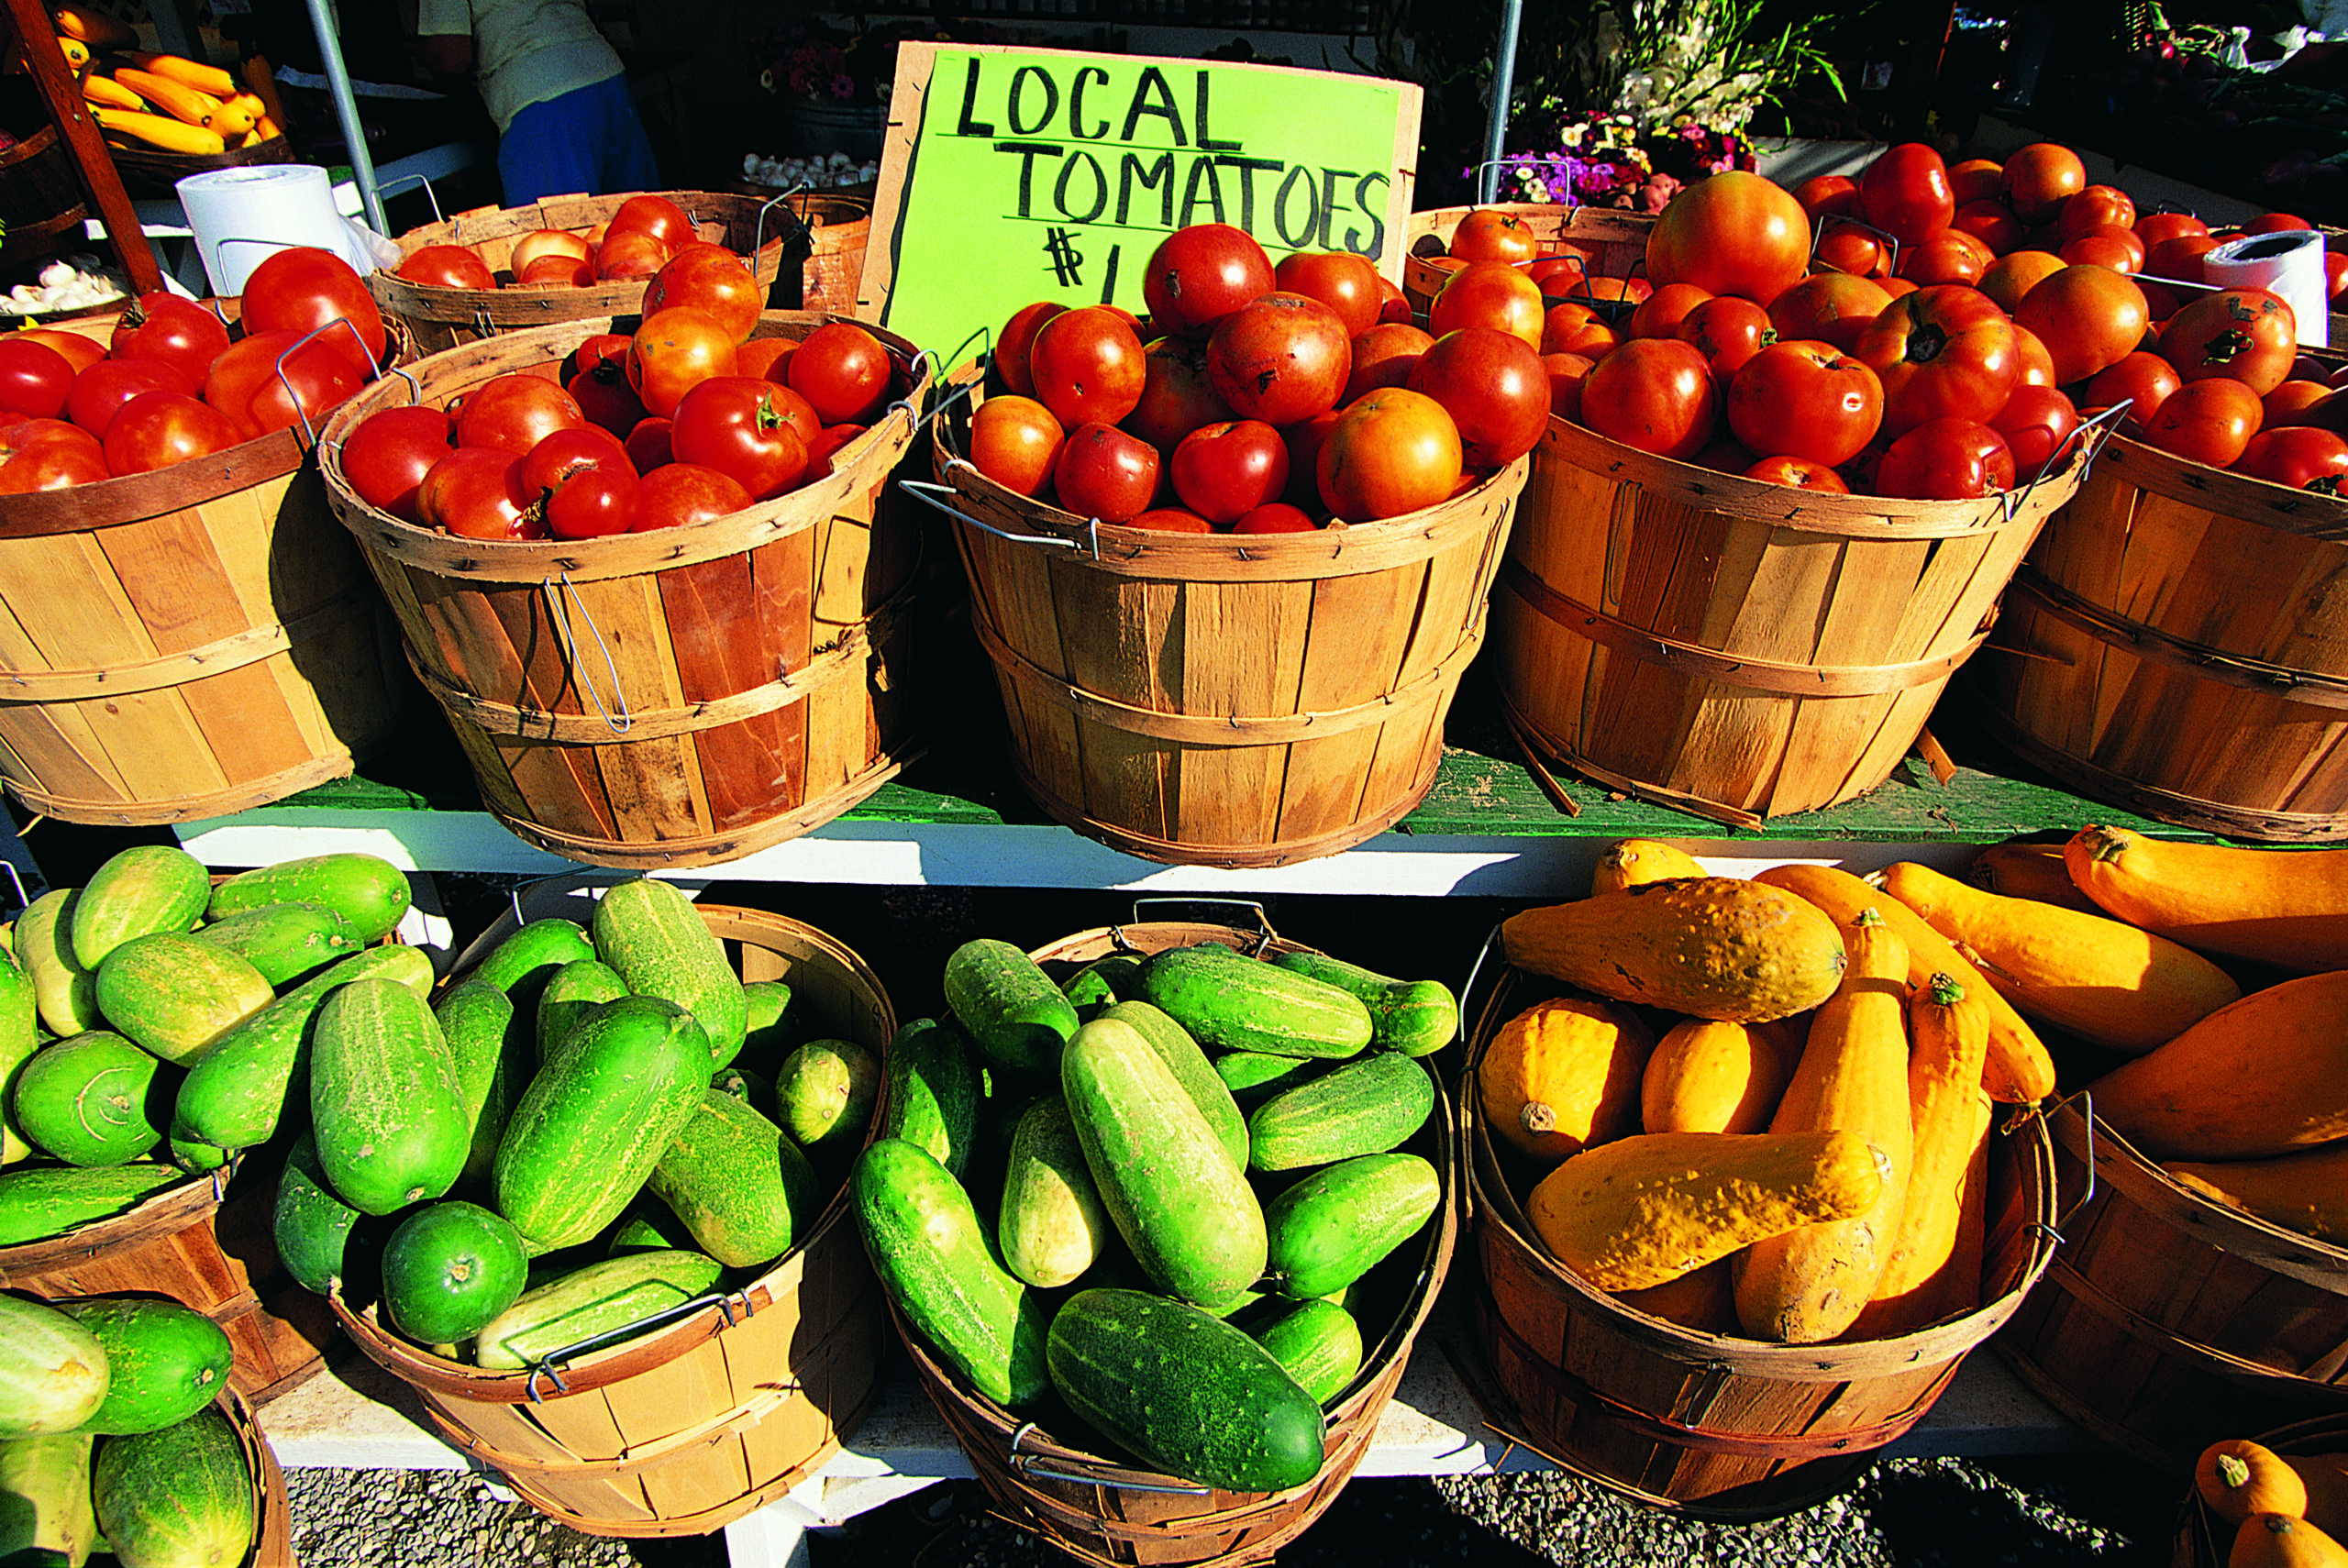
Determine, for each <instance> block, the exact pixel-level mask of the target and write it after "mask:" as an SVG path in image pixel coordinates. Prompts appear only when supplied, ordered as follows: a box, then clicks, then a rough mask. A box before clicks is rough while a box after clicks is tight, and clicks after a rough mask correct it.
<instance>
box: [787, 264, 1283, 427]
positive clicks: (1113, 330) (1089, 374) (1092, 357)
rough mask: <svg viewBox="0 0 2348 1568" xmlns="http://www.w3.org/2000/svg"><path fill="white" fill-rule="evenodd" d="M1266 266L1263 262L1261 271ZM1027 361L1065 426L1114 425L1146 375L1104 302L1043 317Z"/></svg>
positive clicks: (1128, 330)
mask: <svg viewBox="0 0 2348 1568" xmlns="http://www.w3.org/2000/svg"><path fill="white" fill-rule="evenodd" d="M1176 232H1177V233H1178V234H1179V233H1182V232H1186V231H1183V230H1177V231H1176ZM1248 243H1249V244H1251V245H1252V244H1254V243H1255V242H1254V241H1253V240H1250V241H1249V242H1248ZM1265 271H1266V272H1267V273H1268V272H1269V271H1271V269H1270V267H1269V266H1268V265H1267V266H1266V268H1265ZM1324 308H1326V307H1324ZM793 358H796V356H793ZM1027 365H1028V373H1029V375H1030V376H1031V377H1032V378H1033V380H1034V382H1035V387H1036V401H1037V402H1039V403H1042V404H1043V405H1044V406H1045V407H1046V408H1048V409H1050V410H1051V411H1052V417H1053V418H1055V419H1057V420H1058V421H1059V422H1060V424H1061V425H1062V426H1063V427H1064V428H1067V429H1070V430H1073V429H1074V428H1075V427H1076V426H1078V425H1114V424H1115V423H1116V422H1117V421H1119V420H1120V419H1123V418H1124V416H1125V415H1126V414H1131V413H1132V412H1133V411H1134V409H1135V407H1136V406H1138V405H1139V404H1140V403H1141V393H1142V388H1143V387H1144V385H1146V383H1147V381H1148V379H1149V367H1148V364H1147V361H1146V359H1145V358H1144V356H1143V354H1142V347H1141V338H1140V337H1138V336H1137V335H1135V332H1134V329H1133V325H1132V324H1131V323H1130V322H1128V321H1126V320H1125V318H1124V316H1123V315H1119V314H1118V313H1117V312H1115V311H1113V310H1111V309H1109V308H1108V307H1107V306H1105V305H1086V306H1084V307H1082V308H1081V309H1078V310H1070V311H1063V312H1061V313H1060V314H1059V315H1056V316H1053V317H1052V318H1051V319H1050V320H1049V321H1047V322H1045V323H1044V325H1043V326H1040V327H1038V328H1037V329H1036V340H1035V344H1034V346H1033V348H1030V349H1029V351H1028V355H1027Z"/></svg>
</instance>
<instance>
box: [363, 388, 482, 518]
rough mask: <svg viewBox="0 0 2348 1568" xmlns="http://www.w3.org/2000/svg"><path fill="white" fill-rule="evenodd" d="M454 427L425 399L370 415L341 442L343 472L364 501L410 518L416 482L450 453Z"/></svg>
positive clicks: (399, 515)
mask: <svg viewBox="0 0 2348 1568" xmlns="http://www.w3.org/2000/svg"><path fill="white" fill-rule="evenodd" d="M455 428H456V426H455V423H454V422H453V421H452V420H450V419H449V415H448V414H447V413H446V412H445V411H443V410H440V409H437V408H434V407H432V406H431V405H430V404H428V403H417V404H415V406H413V407H408V408H386V409H382V410H380V411H378V412H377V413H374V414H369V415H368V416H367V417H366V418H364V419H362V420H360V422H359V425H358V427H357V428H356V429H354V430H352V431H351V433H350V435H349V436H348V437H347V438H346V439H345V440H344V441H343V443H342V454H341V461H342V477H343V478H344V479H345V480H349V483H350V488H351V489H352V490H353V491H356V492H357V493H358V496H359V499H360V500H361V501H363V502H366V503H367V504H368V505H370V506H372V507H374V508H376V509H377V510H378V511H382V512H388V513H391V514H392V515H393V516H394V517H396V518H398V519H399V520H400V521H401V522H403V523H414V522H415V521H417V518H416V511H415V493H416V490H417V487H419V486H420V485H422V484H423V483H424V476H425V475H426V474H427V473H430V472H431V471H432V465H433V464H435V463H437V462H438V461H439V460H440V459H441V458H445V457H447V456H448V455H449V436H451V435H453V434H454V433H455Z"/></svg>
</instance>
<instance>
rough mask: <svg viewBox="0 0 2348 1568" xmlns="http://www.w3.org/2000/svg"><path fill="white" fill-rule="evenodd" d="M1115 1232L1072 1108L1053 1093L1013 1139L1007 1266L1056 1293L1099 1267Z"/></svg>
mask: <svg viewBox="0 0 2348 1568" xmlns="http://www.w3.org/2000/svg"><path fill="white" fill-rule="evenodd" d="M1115 1233H1116V1232H1115V1231H1114V1229H1113V1227H1112V1226H1111V1224H1110V1222H1109V1211H1108V1210H1107V1209H1104V1208H1102V1205H1101V1191H1100V1188H1099V1187H1096V1186H1094V1184H1093V1181H1092V1172H1091V1168H1090V1167H1089V1166H1087V1165H1085V1163H1084V1145H1083V1144H1081V1143H1078V1142H1077V1137H1076V1124H1075V1123H1074V1122H1073V1121H1069V1114H1068V1106H1067V1105H1066V1104H1065V1103H1064V1102H1063V1101H1062V1100H1061V1099H1060V1098H1059V1097H1058V1095H1047V1096H1046V1097H1045V1098H1044V1099H1039V1100H1037V1101H1036V1103H1035V1104H1034V1105H1032V1106H1030V1107H1029V1108H1028V1109H1027V1112H1026V1114H1025V1115H1024V1116H1022V1117H1020V1119H1019V1125H1018V1130H1017V1131H1016V1132H1013V1134H1012V1138H1011V1158H1010V1161H1009V1163H1008V1165H1007V1167H1006V1169H1005V1170H1004V1173H1003V1178H1002V1209H1001V1211H1000V1213H999V1214H998V1215H997V1217H996V1220H995V1239H996V1241H997V1242H998V1243H999V1244H1000V1247H1001V1250H1002V1262H1003V1266H1004V1267H1006V1268H1008V1269H1010V1270H1011V1272H1012V1273H1013V1274H1015V1275H1018V1276H1019V1277H1020V1278H1022V1279H1024V1280H1025V1281H1026V1282H1027V1283H1028V1284H1030V1285H1032V1286H1036V1288H1037V1289H1038V1290H1052V1289H1056V1288H1058V1286H1063V1285H1067V1284H1069V1282H1071V1281H1073V1280H1075V1279H1077V1278H1079V1277H1080V1276H1081V1275H1083V1273H1084V1271H1085V1270H1086V1269H1089V1268H1091V1266H1092V1265H1093V1264H1095V1263H1096V1262H1098V1261H1099V1260H1100V1257H1101V1253H1102V1248H1104V1247H1105V1246H1107V1245H1108V1242H1109V1239H1110V1238H1111V1237H1112V1236H1113V1235H1114V1234H1115Z"/></svg>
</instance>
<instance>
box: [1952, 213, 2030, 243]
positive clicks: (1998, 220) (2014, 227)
mask: <svg viewBox="0 0 2348 1568" xmlns="http://www.w3.org/2000/svg"><path fill="white" fill-rule="evenodd" d="M1949 226H1950V227H1951V228H1954V229H1958V230H1961V231H1963V232H1964V233H1966V234H1969V235H1971V236H1972V237H1974V238H1976V239H1977V240H1979V241H1980V242H1981V243H1982V244H1984V245H1986V246H1988V248H1989V249H1990V251H1991V253H1992V254H1994V255H1998V256H2003V255H2005V254H2006V253H2007V252H2008V251H2010V250H2016V249H2019V248H2021V241H2022V236H2023V235H2024V234H2026V233H2027V232H2028V230H2026V229H2024V228H2023V227H2022V226H2021V219H2020V218H2018V217H2016V216H2014V215H2013V209H2012V208H2011V207H2009V206H2007V205H2006V204H2005V203H2003V202H1999V201H1977V202H1964V203H1960V204H1958V206H1957V209H1956V213H1955V216H1953V217H1951V218H1950V219H1949Z"/></svg>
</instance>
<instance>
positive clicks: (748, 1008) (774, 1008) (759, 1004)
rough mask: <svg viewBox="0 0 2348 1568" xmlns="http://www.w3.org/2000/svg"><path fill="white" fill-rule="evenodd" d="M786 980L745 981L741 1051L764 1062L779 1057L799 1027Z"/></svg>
mask: <svg viewBox="0 0 2348 1568" xmlns="http://www.w3.org/2000/svg"><path fill="white" fill-rule="evenodd" d="M793 999H795V993H794V992H793V991H792V988H791V985H790V982H789V981H787V980H745V981H744V982H743V983H742V1055H745V1056H748V1057H749V1058H750V1060H751V1061H753V1062H756V1063H759V1065H760V1066H764V1065H765V1064H767V1063H769V1062H776V1061H780V1060H781V1058H782V1054H783V1053H784V1052H785V1051H788V1050H789V1049H791V1037H792V1034H793V1033H795V1032H797V1031H798V1028H799V1011H798V1010H797V1009H796V1008H794V1007H792V1005H791V1004H792V1001H793Z"/></svg>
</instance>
